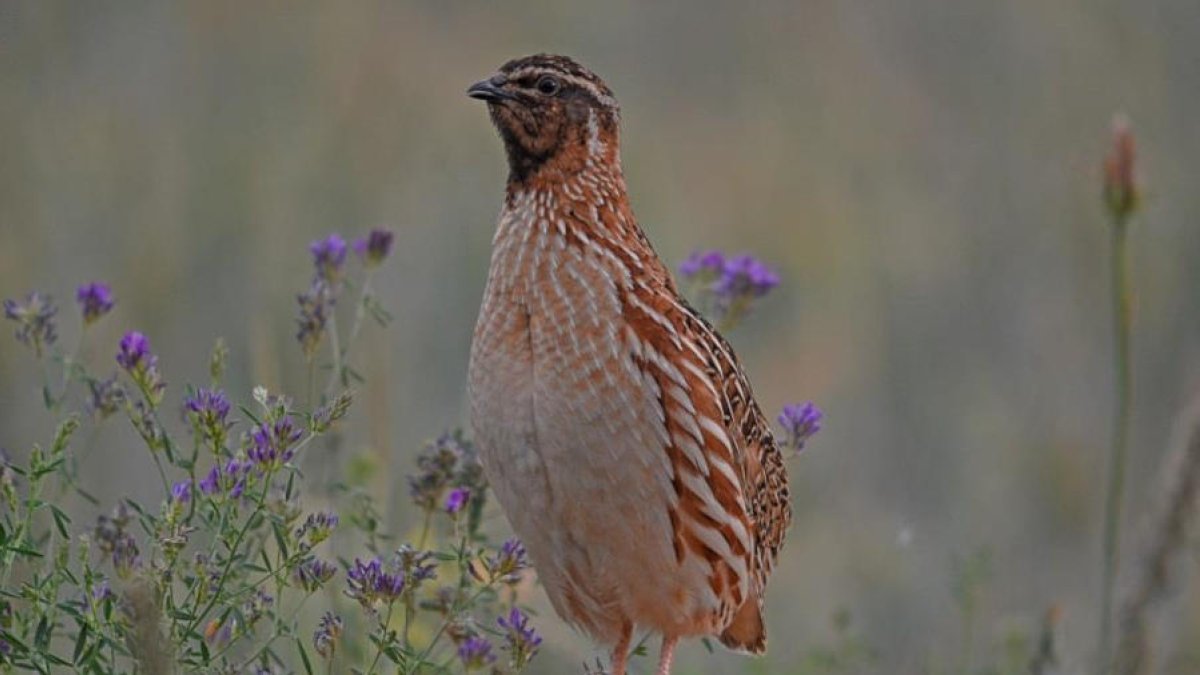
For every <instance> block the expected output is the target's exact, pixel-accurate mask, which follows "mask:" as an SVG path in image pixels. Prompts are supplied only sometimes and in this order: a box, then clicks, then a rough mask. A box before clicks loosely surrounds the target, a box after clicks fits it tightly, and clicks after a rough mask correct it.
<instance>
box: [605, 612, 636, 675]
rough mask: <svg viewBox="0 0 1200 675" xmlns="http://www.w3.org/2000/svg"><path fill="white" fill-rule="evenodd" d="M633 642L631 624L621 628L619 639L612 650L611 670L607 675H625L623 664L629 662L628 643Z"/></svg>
mask: <svg viewBox="0 0 1200 675" xmlns="http://www.w3.org/2000/svg"><path fill="white" fill-rule="evenodd" d="M632 640H633V624H632V623H627V624H625V625H624V626H622V627H621V637H620V638H619V639H618V640H617V644H616V645H615V646H614V647H613V650H612V670H610V671H609V675H625V663H626V661H628V660H629V643H630V641H632Z"/></svg>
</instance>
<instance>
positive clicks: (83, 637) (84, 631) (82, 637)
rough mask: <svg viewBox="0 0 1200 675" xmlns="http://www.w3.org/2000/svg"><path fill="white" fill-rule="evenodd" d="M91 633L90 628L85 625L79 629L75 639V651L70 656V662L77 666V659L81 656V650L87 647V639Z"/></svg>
mask: <svg viewBox="0 0 1200 675" xmlns="http://www.w3.org/2000/svg"><path fill="white" fill-rule="evenodd" d="M90 633H91V628H90V627H89V626H88V625H87V624H86V623H85V624H82V625H81V626H80V627H79V637H77V638H75V651H74V653H73V654H72V655H71V661H72V662H74V663H76V664H78V663H79V657H80V656H82V655H83V648H84V647H85V646H87V639H88V636H89V635H90Z"/></svg>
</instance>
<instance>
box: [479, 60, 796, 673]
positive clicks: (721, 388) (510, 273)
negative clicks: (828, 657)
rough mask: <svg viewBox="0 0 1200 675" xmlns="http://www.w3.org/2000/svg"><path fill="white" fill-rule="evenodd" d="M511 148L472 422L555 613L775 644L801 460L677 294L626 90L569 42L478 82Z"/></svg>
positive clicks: (594, 633) (670, 657)
mask: <svg viewBox="0 0 1200 675" xmlns="http://www.w3.org/2000/svg"><path fill="white" fill-rule="evenodd" d="M467 95H468V96H470V97H471V98H474V99H478V100H481V101H484V102H485V103H486V104H487V109H488V113H489V116H490V118H491V121H492V123H493V124H494V126H495V127H496V129H497V131H498V132H499V136H500V138H501V139H502V141H503V144H504V148H505V154H506V156H507V160H508V179H507V183H506V186H505V193H504V201H503V206H502V209H501V213H500V216H499V222H498V224H497V226H496V230H495V234H494V237H493V241H492V252H491V260H490V265H489V270H488V276H487V282H486V286H485V289H484V292H483V300H482V303H481V307H480V311H479V317H478V320H477V322H476V326H475V330H474V334H473V338H472V345H471V355H470V364H469V367H468V398H469V406H470V417H471V427H472V430H473V433H474V437H475V442H476V444H477V446H478V448H479V452H480V459H481V460H482V462H483V465H484V471H485V474H486V476H487V478H488V482H489V484H490V486H491V488H492V489H493V491H494V493H495V495H496V499H497V501H498V502H499V504H500V506H501V508H502V509H503V511H504V512H505V515H506V516H507V517H508V520H509V522H510V524H511V525H512V528H513V531H514V532H515V534H516V535H517V536H518V537H519V538H520V539H521V540H522V542H523V543H524V545H525V547H526V549H527V551H528V553H529V557H530V560H531V563H532V565H533V567H534V569H535V571H536V573H537V576H538V578H539V580H540V581H541V583H542V586H543V588H544V589H545V592H546V594H547V596H548V597H549V600H550V603H551V605H552V606H553V608H554V610H555V612H556V613H557V614H558V615H559V617H561V618H562V619H563V620H564V621H565V622H567V623H568V624H570V625H572V626H573V627H574V628H575V629H577V630H579V631H581V632H583V633H585V634H586V635H588V636H590V637H591V638H592V639H593V640H595V641H596V642H597V643H598V644H600V645H603V646H606V647H609V648H611V658H610V671H609V672H610V673H611V675H625V672H626V668H627V662H628V658H629V651H630V644H631V640H632V637H633V635H634V632H635V631H646V632H648V633H653V634H656V635H659V636H661V639H662V647H661V652H660V656H659V662H658V671H657V672H658V673H659V675H668V674H669V673H670V671H671V667H672V663H673V661H674V655H675V650H676V647H677V645H678V643H679V641H680V640H682V639H688V638H697V637H710V636H711V637H715V638H716V639H718V640H719V641H720V642H721V643H722V644H723V645H725V646H726V647H728V648H730V649H732V650H734V651H738V652H743V653H749V654H762V653H764V652H765V650H766V629H765V626H764V622H763V601H764V597H765V595H764V594H765V590H766V583H767V578H768V576H769V575H770V573H771V570H772V568H773V566H774V564H775V561H776V559H777V557H778V556H779V552H780V548H781V546H782V545H783V541H784V536H785V533H786V531H787V529H788V525H789V523H790V521H791V517H792V511H791V505H790V500H789V493H788V477H787V470H786V467H785V465H784V460H783V456H782V453H781V451H780V448H779V445H778V444H777V442H776V440H775V438H774V437H773V436H772V432H771V428H770V425H769V423H768V422H767V421H766V419H765V417H764V415H763V413H762V410H761V408H760V407H759V405H758V403H757V402H756V400H755V398H754V394H753V391H752V390H751V387H750V383H749V380H748V378H747V376H746V373H745V371H744V370H743V369H742V367H741V365H740V364H739V362H738V359H737V358H736V356H735V355H734V353H733V350H732V349H731V348H730V346H729V343H728V342H727V341H726V340H725V339H724V338H723V337H722V336H721V335H720V334H718V332H717V331H716V330H715V329H714V328H713V326H712V325H711V324H710V323H709V322H708V321H707V320H706V319H705V318H704V317H703V316H701V314H700V313H699V312H697V311H696V310H694V309H693V308H692V307H691V306H690V305H689V304H688V302H687V301H686V300H685V299H684V298H683V297H682V295H681V294H680V291H679V289H678V288H677V286H676V283H675V281H674V279H673V277H672V275H671V272H670V270H669V269H668V267H667V266H666V265H665V263H664V262H663V260H662V259H661V258H660V257H659V256H658V254H657V253H656V252H655V250H654V248H653V247H652V246H651V244H650V241H649V240H648V239H647V237H646V234H645V233H644V232H643V230H642V229H641V227H640V226H639V225H638V222H637V219H636V218H635V217H634V214H633V211H632V209H631V207H630V203H629V198H628V194H627V188H626V182H625V178H624V174H623V171H622V167H621V160H620V143H619V126H620V118H621V113H620V107H619V105H618V103H617V100H616V98H615V96H614V94H613V92H612V90H611V89H610V88H609V87H608V86H607V85H606V84H605V83H604V81H603V80H601V79H600V78H599V77H597V76H596V75H595V74H594V73H593V72H592V71H590V70H588V69H587V68H585V67H584V66H582V65H580V64H579V63H578V62H577V61H575V60H574V59H572V58H570V57H566V56H559V55H550V54H535V55H532V56H527V57H523V58H518V59H515V60H512V61H509V62H507V63H505V64H504V65H503V66H501V67H500V69H499V71H497V72H496V73H495V74H494V75H492V76H490V77H488V78H487V79H485V80H482V81H480V82H477V83H475V84H473V85H471V86H470V87H469V88H468V89H467Z"/></svg>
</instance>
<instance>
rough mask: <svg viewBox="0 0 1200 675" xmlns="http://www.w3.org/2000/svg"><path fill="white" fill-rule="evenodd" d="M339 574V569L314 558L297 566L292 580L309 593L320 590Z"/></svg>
mask: <svg viewBox="0 0 1200 675" xmlns="http://www.w3.org/2000/svg"><path fill="white" fill-rule="evenodd" d="M336 573H337V568H336V567H334V566H333V565H330V564H329V563H327V562H325V561H324V560H320V559H318V558H312V559H311V560H306V561H304V562H302V563H300V564H299V565H297V566H296V570H295V571H294V572H293V573H292V580H293V581H294V582H295V584H296V585H297V586H299V587H300V588H303V589H304V590H306V591H308V592H310V593H311V592H313V591H317V590H320V588H321V587H322V586H324V585H325V583H326V582H327V581H329V580H330V579H332V578H333V575H334V574H336Z"/></svg>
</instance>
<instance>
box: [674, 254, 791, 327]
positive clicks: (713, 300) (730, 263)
mask: <svg viewBox="0 0 1200 675" xmlns="http://www.w3.org/2000/svg"><path fill="white" fill-rule="evenodd" d="M679 273H680V275H681V276H683V277H684V278H685V279H687V280H688V281H691V282H693V283H695V284H697V285H698V286H699V288H700V291H701V293H702V299H703V300H704V301H705V302H707V303H709V304H710V305H711V309H712V311H714V312H715V313H716V317H715V318H716V319H717V321H718V322H721V323H729V322H731V321H736V320H737V319H738V318H740V317H741V315H742V314H743V313H744V312H745V311H746V309H747V308H748V307H749V305H750V303H751V302H753V301H754V300H755V299H758V298H761V297H762V296H764V295H766V294H767V293H769V292H770V291H771V289H773V288H775V287H776V286H778V285H779V275H778V274H776V273H775V272H774V271H773V270H772V269H771V268H769V267H767V265H766V264H764V263H763V262H761V261H760V260H758V259H756V258H754V257H753V256H751V255H746V254H743V255H736V256H726V255H725V254H724V253H721V252H720V251H700V252H697V253H693V254H692V255H691V256H689V257H688V259H687V260H685V261H683V264H681V265H680V266H679Z"/></svg>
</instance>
